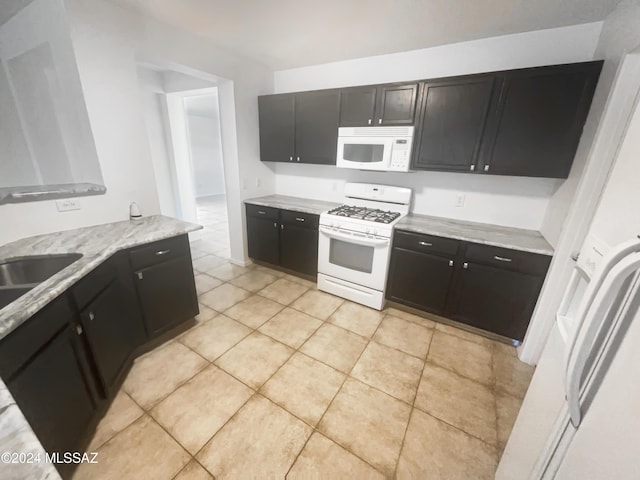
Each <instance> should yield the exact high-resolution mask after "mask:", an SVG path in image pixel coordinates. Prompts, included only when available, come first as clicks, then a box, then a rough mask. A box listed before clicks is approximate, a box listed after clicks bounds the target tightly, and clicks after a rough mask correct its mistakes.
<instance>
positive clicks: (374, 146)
mask: <svg viewBox="0 0 640 480" xmlns="http://www.w3.org/2000/svg"><path fill="white" fill-rule="evenodd" d="M393 141H394V138H393V137H338V156H337V158H336V166H337V167H338V168H356V169H359V170H383V171H384V170H388V169H389V165H390V163H391V150H392V148H393Z"/></svg>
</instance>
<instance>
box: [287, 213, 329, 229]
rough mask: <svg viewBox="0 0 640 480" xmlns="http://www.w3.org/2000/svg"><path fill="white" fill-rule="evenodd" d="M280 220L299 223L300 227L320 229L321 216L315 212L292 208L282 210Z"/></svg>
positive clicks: (290, 223)
mask: <svg viewBox="0 0 640 480" xmlns="http://www.w3.org/2000/svg"><path fill="white" fill-rule="evenodd" d="M280 220H281V221H282V223H284V224H285V225H297V226H298V227H308V228H314V229H316V230H317V229H318V224H319V223H320V217H319V216H318V215H314V214H313V213H301V212H294V211H292V210H280Z"/></svg>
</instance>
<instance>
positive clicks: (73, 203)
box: [56, 198, 82, 212]
mask: <svg viewBox="0 0 640 480" xmlns="http://www.w3.org/2000/svg"><path fill="white" fill-rule="evenodd" d="M56 208H57V209H58V211H59V212H69V211H71V210H80V209H81V208H82V207H81V206H80V200H78V199H77V198H63V199H61V200H56Z"/></svg>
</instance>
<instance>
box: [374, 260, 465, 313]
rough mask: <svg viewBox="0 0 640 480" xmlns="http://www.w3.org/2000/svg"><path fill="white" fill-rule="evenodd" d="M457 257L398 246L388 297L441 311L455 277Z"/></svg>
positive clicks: (390, 276) (392, 264)
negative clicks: (455, 258) (454, 262)
mask: <svg viewBox="0 0 640 480" xmlns="http://www.w3.org/2000/svg"><path fill="white" fill-rule="evenodd" d="M453 271H454V268H453V259H452V258H451V259H449V258H446V257H440V256H437V255H430V254H427V253H418V252H412V251H410V250H405V249H402V248H394V249H393V251H392V253H391V268H390V271H389V281H388V283H387V298H388V299H390V300H393V301H396V302H400V303H404V304H406V305H409V306H412V307H415V308H419V309H421V310H426V311H428V312H432V313H437V314H441V313H443V311H444V308H445V305H446V301H447V294H448V292H449V286H450V284H451V279H452V278H453Z"/></svg>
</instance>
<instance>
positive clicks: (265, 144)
mask: <svg viewBox="0 0 640 480" xmlns="http://www.w3.org/2000/svg"><path fill="white" fill-rule="evenodd" d="M258 118H259V124H260V160H262V161H263V162H289V161H292V160H293V155H294V153H295V152H294V141H295V95H293V94H283V95H265V96H262V97H258Z"/></svg>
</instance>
